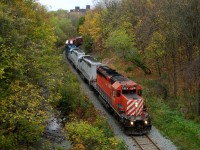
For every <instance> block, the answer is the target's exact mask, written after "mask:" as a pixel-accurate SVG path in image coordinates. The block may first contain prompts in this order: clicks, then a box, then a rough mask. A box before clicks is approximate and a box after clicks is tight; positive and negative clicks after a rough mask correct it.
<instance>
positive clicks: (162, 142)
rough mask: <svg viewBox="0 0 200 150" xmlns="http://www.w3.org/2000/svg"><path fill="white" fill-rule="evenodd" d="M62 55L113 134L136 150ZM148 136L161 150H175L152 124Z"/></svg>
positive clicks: (129, 148)
mask: <svg viewBox="0 0 200 150" xmlns="http://www.w3.org/2000/svg"><path fill="white" fill-rule="evenodd" d="M63 56H64V59H65V61H66V63H67V65H69V66H70V69H71V71H72V72H73V73H74V74H75V75H76V77H77V79H78V81H79V82H80V86H81V89H84V90H83V92H84V93H85V94H86V95H87V96H88V98H89V99H90V101H91V102H92V103H93V105H94V107H95V108H96V109H98V110H99V111H100V113H101V114H102V115H103V116H105V117H106V118H107V121H108V123H109V125H110V126H111V127H112V129H113V132H114V134H115V136H116V137H118V138H119V139H121V140H123V141H124V142H125V143H126V145H127V148H128V150H136V147H135V143H133V140H132V139H131V137H130V136H128V135H126V134H125V133H124V132H123V129H122V127H121V126H120V124H119V123H118V122H117V120H116V119H115V118H114V117H113V116H112V115H111V114H110V113H109V112H108V111H107V110H106V108H105V107H104V106H103V105H102V104H101V102H100V101H99V99H100V98H99V97H98V96H97V95H96V94H95V93H94V91H93V90H92V89H91V88H90V87H89V86H88V85H87V84H86V83H85V82H84V81H83V80H82V79H81V78H80V76H79V74H78V73H77V72H76V70H75V69H74V68H73V67H72V66H71V65H70V63H69V62H68V60H67V59H66V56H65V52H64V53H63ZM149 137H150V138H151V139H152V140H153V141H154V142H155V143H156V144H157V145H158V146H159V148H160V149H161V150H177V148H176V146H175V145H174V144H173V143H172V142H171V141H170V140H169V139H167V138H165V137H163V136H162V135H161V134H160V133H159V131H158V130H157V129H156V128H155V127H154V126H153V127H152V130H151V131H150V133H149Z"/></svg>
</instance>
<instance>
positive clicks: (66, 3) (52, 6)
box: [38, 0, 93, 11]
mask: <svg viewBox="0 0 200 150" xmlns="http://www.w3.org/2000/svg"><path fill="white" fill-rule="evenodd" d="M38 2H39V3H41V4H42V5H45V6H47V8H48V10H58V9H64V10H68V11H69V10H70V9H74V8H75V6H80V8H85V6H86V5H90V6H92V5H93V0H38Z"/></svg>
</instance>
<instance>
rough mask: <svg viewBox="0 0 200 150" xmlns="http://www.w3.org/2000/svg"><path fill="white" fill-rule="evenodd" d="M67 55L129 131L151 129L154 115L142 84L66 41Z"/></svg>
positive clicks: (147, 130) (144, 132) (134, 132)
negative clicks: (145, 97)
mask: <svg viewBox="0 0 200 150" xmlns="http://www.w3.org/2000/svg"><path fill="white" fill-rule="evenodd" d="M66 46H67V47H68V48H67V49H66V51H65V54H66V56H67V58H68V59H69V60H70V61H71V62H72V64H73V65H74V66H75V68H76V69H77V70H78V72H79V73H80V74H81V76H82V77H84V78H85V79H86V80H87V81H88V83H89V85H90V86H92V87H93V89H94V90H95V91H96V92H97V93H98V94H99V95H100V96H101V101H102V103H103V104H104V105H105V106H106V107H107V108H108V109H109V110H112V111H113V112H114V113H115V114H116V116H117V119H118V120H119V122H120V123H121V124H122V126H123V127H124V129H125V133H127V134H135V135H137V134H138V135H142V134H147V133H148V132H149V131H150V130H151V126H152V125H151V118H150V116H149V114H148V112H147V111H146V107H145V105H144V100H143V98H142V88H141V86H140V85H138V84H137V83H135V82H133V81H131V80H129V79H128V78H126V77H124V76H123V75H121V74H119V73H118V72H116V71H115V70H113V69H111V68H110V67H108V66H106V65H104V64H102V63H100V62H98V61H97V60H96V59H95V58H93V57H92V56H89V55H85V53H84V52H83V51H81V50H80V49H78V48H70V47H69V46H71V45H68V44H67V45H66Z"/></svg>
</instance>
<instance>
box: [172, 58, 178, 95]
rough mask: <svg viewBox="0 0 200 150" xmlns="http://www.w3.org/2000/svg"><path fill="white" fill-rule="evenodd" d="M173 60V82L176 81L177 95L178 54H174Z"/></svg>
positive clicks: (175, 90) (175, 92)
mask: <svg viewBox="0 0 200 150" xmlns="http://www.w3.org/2000/svg"><path fill="white" fill-rule="evenodd" d="M172 60H173V67H174V68H173V71H174V72H173V82H174V96H177V68H176V54H173V56H172Z"/></svg>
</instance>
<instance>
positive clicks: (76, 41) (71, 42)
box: [65, 36, 83, 47]
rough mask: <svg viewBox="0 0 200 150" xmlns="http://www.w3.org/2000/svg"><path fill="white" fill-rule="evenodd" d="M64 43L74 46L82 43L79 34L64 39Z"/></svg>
mask: <svg viewBox="0 0 200 150" xmlns="http://www.w3.org/2000/svg"><path fill="white" fill-rule="evenodd" d="M65 44H67V45H75V46H76V47H78V46H80V45H82V44H83V38H82V37H81V36H79V37H75V38H71V39H68V40H66V42H65Z"/></svg>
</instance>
